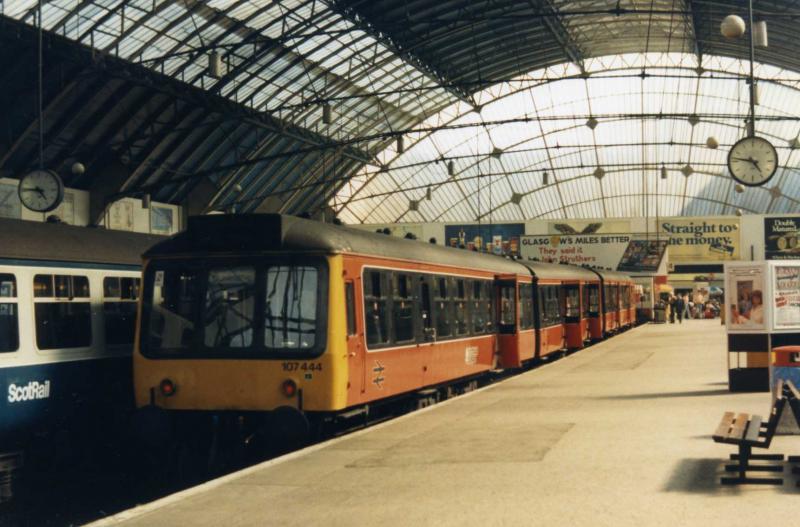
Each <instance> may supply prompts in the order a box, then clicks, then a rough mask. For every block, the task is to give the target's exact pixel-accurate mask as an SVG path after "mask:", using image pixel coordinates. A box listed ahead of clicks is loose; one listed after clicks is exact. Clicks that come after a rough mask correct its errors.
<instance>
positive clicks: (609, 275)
mask: <svg viewBox="0 0 800 527" xmlns="http://www.w3.org/2000/svg"><path fill="white" fill-rule="evenodd" d="M593 271H594V272H595V273H597V274H598V275H600V277H601V278H602V279H603V280H616V281H618V282H632V281H633V280H631V277H630V276H628V275H627V274H625V273H620V272H619V271H607V270H604V269H593Z"/></svg>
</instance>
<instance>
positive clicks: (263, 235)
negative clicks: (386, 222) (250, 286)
mask: <svg viewBox="0 0 800 527" xmlns="http://www.w3.org/2000/svg"><path fill="white" fill-rule="evenodd" d="M188 223H189V224H188V228H187V229H186V231H184V232H181V233H178V234H176V235H174V236H172V237H171V238H169V239H167V240H165V241H162V242H161V243H159V244H158V245H156V246H154V247H152V248H151V249H150V250H149V251H147V253H146V254H145V256H146V257H153V256H166V255H178V254H189V253H196V252H208V253H211V254H215V253H216V254H230V253H234V252H263V251H276V250H282V251H308V252H321V253H326V254H337V253H357V254H368V255H372V256H379V257H385V258H393V259H403V260H412V261H418V262H425V263H433V264H440V265H448V266H454V267H462V268H468V269H479V270H483V271H489V272H493V273H497V274H520V273H525V272H526V270H525V269H524V268H522V267H521V266H520V265H519V262H517V261H515V260H509V259H506V258H501V257H498V256H492V255H487V254H480V253H477V252H471V251H466V250H463V249H456V248H453V247H444V246H442V245H434V244H431V243H427V242H423V241H418V240H406V239H403V238H397V237H395V236H387V235H385V234H377V233H374V232H369V231H365V230H360V229H354V228H349V227H345V226H340V225H332V224H328V223H322V222H318V221H314V220H308V219H304V218H298V217H295V216H285V215H281V214H212V215H207V216H193V217H190V218H189V222H188Z"/></svg>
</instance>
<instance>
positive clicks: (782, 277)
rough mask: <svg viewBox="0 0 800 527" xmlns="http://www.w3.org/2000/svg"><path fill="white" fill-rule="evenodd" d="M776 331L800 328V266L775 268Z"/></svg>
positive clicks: (774, 325) (774, 324) (774, 323)
mask: <svg viewBox="0 0 800 527" xmlns="http://www.w3.org/2000/svg"><path fill="white" fill-rule="evenodd" d="M774 269H775V275H774V276H775V283H774V298H775V310H774V314H775V318H774V322H773V327H774V328H775V329H786V328H798V327H800V266H797V265H786V266H784V265H779V266H776V267H775V268H774Z"/></svg>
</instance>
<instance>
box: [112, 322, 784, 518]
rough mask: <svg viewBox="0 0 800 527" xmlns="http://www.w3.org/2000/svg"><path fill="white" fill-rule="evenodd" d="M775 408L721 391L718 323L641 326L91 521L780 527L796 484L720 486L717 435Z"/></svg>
mask: <svg viewBox="0 0 800 527" xmlns="http://www.w3.org/2000/svg"><path fill="white" fill-rule="evenodd" d="M769 407H770V396H769V394H767V393H752V394H731V393H729V392H728V389H727V370H726V354H725V333H724V328H723V327H722V326H720V324H719V321H718V320H712V321H706V320H698V321H686V322H684V324H683V325H680V326H679V325H677V324H675V325H649V326H644V327H640V328H637V329H634V330H632V331H629V332H627V333H625V334H622V335H620V336H617V337H615V338H613V339H610V340H609V341H606V342H604V343H601V344H598V345H595V346H592V347H590V348H588V349H586V350H583V351H581V352H578V353H575V354H573V355H570V356H568V357H565V358H563V359H560V360H558V361H555V362H553V363H552V364H548V365H546V366H543V367H540V368H538V369H535V370H532V371H530V372H528V373H525V374H523V375H520V376H517V377H514V378H512V379H510V380H507V381H505V382H503V383H500V384H497V385H494V386H491V387H489V388H486V389H483V390H480V391H478V392H475V393H473V394H469V395H466V396H462V397H458V398H456V399H453V400H451V401H448V402H446V403H443V404H439V405H436V406H434V407H431V408H428V409H426V410H423V411H420V412H415V413H413V414H410V415H407V416H404V417H401V418H399V419H396V420H393V421H390V422H387V423H384V424H382V425H379V426H377V427H373V428H371V429H368V430H365V431H361V432H358V433H356V434H352V435H349V436H346V437H343V438H338V439H335V440H332V441H329V442H327V443H324V444H322V445H317V446H315V447H311V448H309V449H306V450H304V451H301V452H296V453H293V454H290V455H288V456H285V457H283V458H279V459H277V460H272V461H270V462H267V463H264V464H262V465H260V466H256V467H251V468H249V469H247V470H245V471H243V472H241V473H237V474H234V475H231V476H227V477H225V478H222V479H221V480H216V481H212V482H209V483H206V484H205V485H201V486H200V487H197V488H194V489H189V490H188V491H184V492H182V493H180V494H177V495H174V496H170V497H167V498H164V499H163V500H160V501H158V502H154V503H152V504H148V505H145V506H142V507H139V508H136V509H131V510H129V511H125V512H123V513H120V514H118V515H116V516H114V517H111V518H107V519H105V520H102V521H101V522H98V525H117V524H121V525H126V526H147V527H156V526H175V525H191V526H212V525H213V526H217V525H225V526H228V527H235V526H265V525H267V526H271V525H276V526H281V527H285V526H290V525H298V526H353V525H366V526H370V527H374V526H376V525H412V526H419V527H422V526H434V525H435V526H439V525H442V526H449V525H453V526H465V525H466V526H470V525H481V526H484V525H515V526H516V525H519V526H523V525H543V526H544V525H547V526H554V525H564V526H584V525H585V526H592V527H596V526H600V525H608V526H615V527H619V526H628V525H630V526H636V527H642V526H649V525H665V526H677V525H680V526H686V525H698V526H699V525H703V526H709V525H725V526H731V525H750V524H762V525H770V524H772V520H775V521H776V522H781V523H779V524H781V525H784V524H786V523H785V522H787V521H788V522H789V523H791V522H792V521H793V520H791V518H792V517H794V516H796V515H797V513H798V510H800V489H797V488H796V487H794V483H795V480H796V478H797V476H793V475H791V474H790V473H788V472H787V473H785V474H784V478H785V479H786V482H785V484H784V486H783V487H766V486H764V487H760V486H759V487H755V486H746V487H723V486H721V485H720V484H719V477H720V475H721V474H722V467H723V465H724V463H725V461H726V458H727V456H728V454H729V453H731V452H733V449H732V447H727V446H725V445H720V444H716V443H714V442H713V441H712V439H711V434H712V432H713V431H714V429H715V428H716V426H717V424H718V423H719V420H720V419H721V417H722V414H723V413H724V412H725V411H727V410H731V411H741V412H752V413H757V414H760V415H763V416H765V418H766V416H767V412H768V410H769ZM770 452H780V453H784V454H800V436H780V437H776V438H775V441H774V442H773V446H772V448H771V449H770ZM776 524H778V523H776Z"/></svg>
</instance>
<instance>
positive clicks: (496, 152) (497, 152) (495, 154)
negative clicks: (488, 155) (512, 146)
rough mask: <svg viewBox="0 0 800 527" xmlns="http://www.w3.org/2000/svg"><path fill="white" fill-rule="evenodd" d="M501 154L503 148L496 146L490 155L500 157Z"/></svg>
mask: <svg viewBox="0 0 800 527" xmlns="http://www.w3.org/2000/svg"><path fill="white" fill-rule="evenodd" d="M501 155H503V150H502V149H500V148H497V147H494V149H492V157H493V158H495V159H500V156H501Z"/></svg>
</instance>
